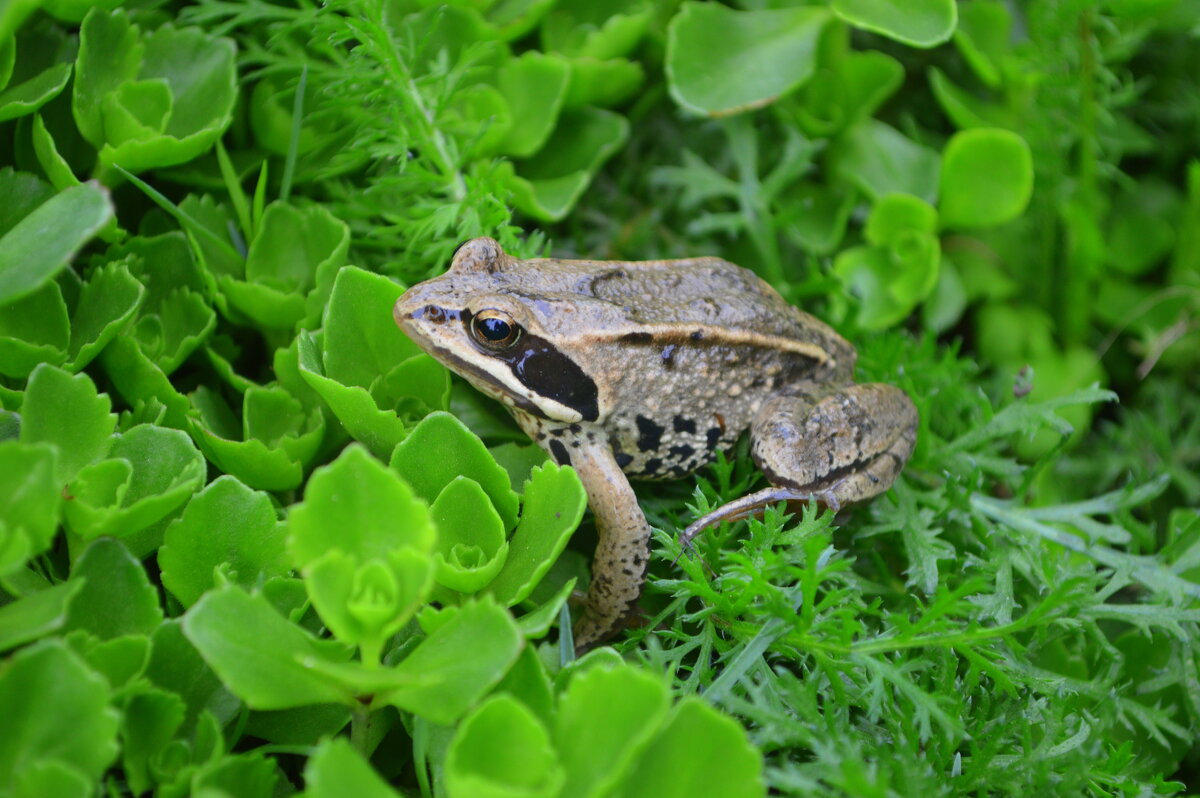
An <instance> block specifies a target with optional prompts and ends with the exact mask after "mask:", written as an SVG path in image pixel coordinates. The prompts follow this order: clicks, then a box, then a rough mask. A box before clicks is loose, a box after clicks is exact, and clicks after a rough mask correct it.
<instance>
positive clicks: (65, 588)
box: [0, 580, 83, 651]
mask: <svg viewBox="0 0 1200 798" xmlns="http://www.w3.org/2000/svg"><path fill="white" fill-rule="evenodd" d="M81 587H83V583H82V582H80V581H77V580H71V581H68V582H62V583H60V584H57V585H55V586H54V587H48V588H46V589H45V590H40V591H38V592H37V593H33V594H31V595H28V596H25V597H24V598H19V599H17V600H16V601H13V602H10V603H8V604H5V605H4V606H3V607H0V651H8V650H9V649H11V648H15V647H16V646H20V645H24V644H25V643H30V642H33V641H34V640H37V639H38V638H39V637H43V636H45V635H47V634H49V633H50V632H53V631H56V630H58V629H60V628H62V626H63V624H65V623H66V621H67V608H68V607H69V606H70V604H71V601H72V599H74V598H75V594H76V593H78V592H79V589H80V588H81Z"/></svg>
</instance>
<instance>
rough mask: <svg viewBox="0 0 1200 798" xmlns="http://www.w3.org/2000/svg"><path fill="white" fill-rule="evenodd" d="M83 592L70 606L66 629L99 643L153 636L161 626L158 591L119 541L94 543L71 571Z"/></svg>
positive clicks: (161, 615) (72, 577)
mask: <svg viewBox="0 0 1200 798" xmlns="http://www.w3.org/2000/svg"><path fill="white" fill-rule="evenodd" d="M71 579H73V580H76V579H79V580H83V582H84V585H83V588H82V589H81V590H80V591H79V595H78V597H77V599H76V601H74V602H73V603H72V604H71V612H70V617H69V620H68V622H67V628H68V629H83V630H85V631H87V632H89V633H90V634H93V635H95V636H96V637H99V638H100V639H101V640H111V639H112V638H115V637H120V636H122V635H128V634H145V635H148V634H150V633H152V632H153V631H154V630H155V628H157V626H158V625H159V624H160V623H162V619H163V613H162V608H161V607H160V606H159V604H158V591H156V590H155V589H154V586H153V585H151V584H150V578H149V577H148V576H146V571H145V569H144V568H142V564H141V563H140V562H138V560H137V559H136V558H134V556H133V555H132V554H130V553H129V550H128V549H127V548H125V545H124V544H123V543H121V541H119V540H114V539H112V538H105V539H104V540H97V541H93V542H92V544H91V545H89V546H88V547H87V549H85V550H84V552H83V554H82V555H80V557H79V559H78V560H76V562H75V566H74V567H73V568H72V569H71Z"/></svg>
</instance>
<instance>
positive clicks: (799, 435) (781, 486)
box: [680, 384, 917, 548]
mask: <svg viewBox="0 0 1200 798" xmlns="http://www.w3.org/2000/svg"><path fill="white" fill-rule="evenodd" d="M809 387H811V388H812V391H811V392H806V391H805V390H803V386H802V387H801V389H799V390H797V392H796V394H795V395H792V396H780V397H778V398H776V399H773V400H772V401H770V402H767V403H766V404H765V405H764V406H763V408H762V409H761V410H760V411H759V413H758V416H757V417H756V418H755V420H754V424H753V425H752V426H751V428H750V436H751V439H752V441H751V442H752V446H751V455H752V456H753V457H754V461H755V462H756V463H757V464H758V467H759V468H760V469H762V472H763V474H764V475H765V476H766V477H767V479H768V480H769V481H770V482H771V485H772V487H769V488H766V489H764V490H760V491H758V492H757V493H751V494H750V495H749V496H743V497H742V498H740V499H737V500H735V501H732V502H730V503H729V504H726V505H724V506H722V507H718V508H717V509H716V510H713V511H712V512H710V513H708V514H707V515H705V516H704V517H702V518H699V519H697V520H696V521H695V522H694V523H693V524H691V525H690V526H689V527H688V528H687V529H685V530H684V531H683V534H682V535H681V536H680V539H681V542H682V543H683V545H684V547H685V548H686V547H688V546H689V545H690V544H691V541H692V539H693V538H695V537H696V535H698V534H699V533H700V532H702V531H703V530H704V529H706V528H708V527H710V526H713V525H714V524H719V523H721V522H722V521H737V520H740V519H742V518H746V517H748V516H752V515H756V514H757V513H759V512H761V511H762V509H763V508H764V507H766V506H768V505H771V504H776V503H778V502H784V501H811V500H813V499H815V500H817V501H819V502H821V503H822V504H824V505H825V506H826V507H829V508H830V509H832V510H834V511H835V512H836V511H837V510H840V509H841V508H842V507H844V506H845V505H847V504H853V503H855V502H860V501H866V500H867V499H870V498H872V497H873V496H877V495H879V494H880V493H883V492H884V491H885V490H887V489H888V488H889V487H891V485H892V483H893V482H894V481H895V480H896V476H897V474H899V473H900V469H901V468H902V467H903V466H904V463H905V462H906V461H907V460H908V458H909V455H911V454H912V450H913V446H914V444H915V443H916V439H917V411H916V408H915V407H913V404H912V402H911V401H910V400H909V398H908V396H906V395H905V394H904V392H903V391H901V390H900V389H899V388H895V387H893V386H891V385H878V384H871V385H847V386H843V387H834V388H829V387H826V388H823V389H822V388H819V387H817V386H809Z"/></svg>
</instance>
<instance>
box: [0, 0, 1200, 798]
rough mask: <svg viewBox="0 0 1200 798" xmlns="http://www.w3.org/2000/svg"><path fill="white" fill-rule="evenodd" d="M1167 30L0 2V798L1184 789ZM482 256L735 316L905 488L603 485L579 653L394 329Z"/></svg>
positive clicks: (487, 420) (688, 11)
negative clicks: (430, 282) (726, 307)
mask: <svg viewBox="0 0 1200 798" xmlns="http://www.w3.org/2000/svg"><path fill="white" fill-rule="evenodd" d="M1198 19H1200V17H1198V16H1197V12H1196V8H1195V4H1194V3H1192V2H1188V1H1187V0H1178V2H1170V0H1167V1H1165V2H1158V1H1157V0H1156V1H1155V2H1131V1H1129V0H1126V1H1124V2H1093V0H1078V1H1077V2H1069V3H1063V2H1055V1H1053V0H1029V2H1024V3H1015V4H1013V3H999V2H992V0H961V1H956V0H920V2H911V3H895V2H879V1H869V0H829V1H828V2H824V1H821V2H804V1H803V0H796V2H775V3H765V4H764V3H754V2H740V1H738V0H731V1H730V2H693V1H692V0H682V1H681V2H653V1H651V0H605V2H590V1H589V2H585V1H584V0H529V1H528V2H498V1H493V0H472V2H466V1H465V0H463V1H462V2H460V1H459V0H447V2H433V1H432V0H332V1H331V2H328V3H323V4H315V3H308V2H297V3H284V4H264V3H261V2H257V0H231V1H228V2H227V1H225V0H222V1H221V2H217V0H197V1H196V2H173V1H172V2H165V3H162V2H160V3H150V4H146V3H141V4H136V3H120V2H116V1H115V0H108V1H107V2H102V3H93V2H76V0H45V1H44V2H39V1H38V0H18V1H17V2H10V3H8V4H5V5H3V7H0V718H3V719H4V730H5V731H4V734H0V796H8V795H12V796H43V795H64V796H76V795H78V796H88V795H96V794H101V793H106V794H134V795H143V794H154V795H159V796H183V795H193V794H195V795H220V794H229V795H239V796H243V795H244V796H264V797H265V796H274V795H292V794H305V795H312V796H320V795H343V794H346V792H347V791H354V790H357V791H360V792H362V793H363V794H371V795H381V796H387V795H404V796H416V795H420V796H422V797H423V798H433V797H434V796H437V797H439V798H440V797H442V796H448V797H449V798H473V797H475V796H529V797H533V796H544V797H546V798H551V797H561V798H568V797H571V798H573V797H574V796H596V797H597V798H599V797H600V796H622V797H625V796H628V797H632V796H640V795H645V796H651V795H653V796H671V795H680V796H682V795H700V794H720V795H728V796H762V795H766V794H772V795H795V796H828V795H845V796H862V795H881V796H882V795H897V794H922V795H926V794H927V795H980V794H988V795H1019V796H1025V795H1050V794H1055V795H1058V794H1080V795H1088V796H1097V797H1099V796H1116V795H1160V796H1168V795H1177V794H1182V793H1186V792H1187V791H1189V790H1190V791H1193V792H1194V791H1195V785H1196V784H1197V783H1200V782H1198V781H1197V778H1198V777H1197V770H1196V762H1197V758H1196V756H1197V752H1196V746H1195V740H1196V738H1197V729H1198V728H1200V703H1198V700H1197V695H1196V690H1195V681H1196V678H1195V677H1196V669H1197V659H1196V654H1195V652H1196V640H1197V630H1198V628H1200V603H1198V602H1200V573H1198V569H1197V558H1198V556H1200V555H1198V554H1197V552H1200V520H1198V517H1200V516H1198V515H1197V511H1196V503H1197V501H1198V500H1200V486H1198V484H1197V482H1196V479H1195V477H1194V472H1195V470H1196V464H1197V460H1198V456H1197V452H1200V422H1197V419H1200V406H1198V404H1197V401H1196V399H1195V396H1196V391H1195V388H1196V387H1197V386H1196V384H1195V375H1194V369H1192V368H1191V366H1192V365H1194V361H1195V356H1194V353H1195V351H1196V349H1195V347H1194V346H1191V345H1190V344H1192V343H1194V338H1195V335H1196V330H1195V325H1194V324H1193V323H1192V319H1193V317H1194V315H1195V313H1194V311H1195V308H1196V295H1197V294H1196V288H1197V279H1196V277H1197V274H1198V273H1200V271H1198V270H1200V259H1198V258H1197V252H1200V249H1198V248H1197V241H1200V237H1198V236H1200V167H1198V166H1197V163H1196V161H1195V152H1194V146H1191V143H1192V142H1194V140H1195V138H1196V136H1195V134H1196V133H1197V131H1198V130H1200V124H1197V120H1200V105H1198V104H1197V102H1196V99H1195V98H1196V97H1198V96H1200V92H1198V91H1197V85H1196V81H1197V76H1198V75H1200V63H1197V58H1198V57H1200V56H1198V55H1197V53H1200V49H1198V48H1196V47H1195V46H1194V44H1195V42H1194V38H1195V31H1196V30H1197V22H1198ZM477 235H491V236H493V237H495V238H497V239H498V240H499V241H500V242H501V244H502V245H503V246H504V248H505V250H506V251H508V252H510V253H513V254H515V255H517V256H519V257H533V256H539V255H545V254H549V253H554V254H559V255H563V256H580V257H588V258H620V259H652V258H662V257H673V256H683V255H697V254H716V255H720V256H722V257H725V258H728V259H730V260H733V261H735V262H738V263H740V264H742V265H745V266H748V267H750V268H753V269H754V270H755V271H757V272H758V273H759V274H760V275H761V276H762V277H763V278H764V279H766V280H768V281H769V282H771V283H772V284H773V285H774V286H775V287H776V288H778V289H779V290H780V292H781V293H782V294H783V295H784V296H785V297H786V298H787V299H789V300H790V301H792V302H795V303H796V304H798V305H800V306H802V307H804V308H805V309H806V310H811V311H814V312H816V313H818V314H819V315H820V316H821V317H822V318H825V319H827V320H829V321H830V322H832V323H833V324H834V325H835V326H836V327H837V328H838V329H839V331H840V332H842V333H843V334H845V335H846V336H847V337H848V338H849V339H851V340H852V341H853V342H854V343H855V344H856V346H857V347H858V350H859V355H860V357H859V369H860V371H861V377H862V378H863V379H864V381H866V380H884V381H888V382H892V383H895V384H897V385H898V386H899V387H901V388H903V389H904V390H905V391H906V393H908V394H909V395H910V396H912V397H913V398H914V400H915V401H916V403H917V405H918V408H919V411H920V416H921V428H920V431H919V434H918V446H917V449H916V451H915V453H914V455H913V458H912V461H911V463H910V465H909V467H908V469H907V470H906V471H905V473H904V474H903V475H902V477H901V478H900V480H899V481H898V482H897V483H896V485H895V486H894V488H893V489H892V490H891V491H890V492H889V493H888V494H886V495H885V496H882V497H880V498H879V499H878V500H876V501H874V502H873V503H872V504H870V505H869V506H867V507H864V508H859V509H858V510H856V511H854V512H852V513H840V514H836V515H835V514H834V513H831V512H829V511H828V510H825V511H822V510H820V508H819V507H817V506H807V507H798V506H794V507H791V508H787V509H786V511H785V508H777V509H773V510H771V511H769V512H768V513H766V515H765V516H764V517H763V518H762V519H751V520H748V521H744V522H738V523H736V524H725V525H722V526H720V527H718V528H714V529H711V530H709V531H708V532H707V533H706V534H705V535H703V536H702V537H700V538H698V539H697V540H696V541H695V542H694V547H693V548H691V549H689V550H686V551H685V550H682V549H681V548H680V547H679V545H678V543H677V542H676V539H677V533H678V532H679V530H681V529H682V528H684V527H686V525H687V524H688V523H689V522H690V521H691V520H694V518H695V517H697V515H699V514H702V513H704V512H706V511H708V510H709V509H711V508H712V507H715V506H718V505H719V504H721V503H724V502H726V501H728V500H731V499H734V498H737V497H738V496H741V495H744V494H745V493H747V492H749V491H750V490H752V489H753V488H754V487H756V486H757V481H758V480H759V479H760V476H759V474H758V472H757V471H756V470H755V468H754V466H753V461H752V459H751V458H750V456H749V452H748V447H746V446H745V445H744V444H742V445H740V446H739V447H736V448H735V449H734V450H733V451H731V452H729V453H727V454H725V455H722V456H721V457H720V458H719V459H718V461H717V462H716V464H715V465H714V466H713V467H711V468H709V469H706V470H704V471H702V472H701V473H700V474H699V475H698V476H697V477H691V478H688V479H687V480H683V481H679V482H674V483H657V484H654V485H645V486H640V487H639V488H638V493H639V498H640V500H641V502H642V504H643V506H644V508H645V509H646V511H647V515H648V518H649V519H650V521H651V523H652V524H653V525H654V527H655V528H656V534H655V540H654V550H653V557H652V562H651V568H650V578H649V582H648V585H647V588H646V590H645V594H644V596H643V600H642V611H643V612H642V617H641V618H640V619H638V622H637V623H635V624H634V626H633V627H632V628H630V629H629V630H627V631H626V632H625V633H624V634H623V635H622V636H621V637H620V638H618V639H617V640H615V641H613V645H612V646H610V647H601V648H600V649H598V650H596V651H593V652H591V653H589V654H587V655H586V656H584V657H582V658H578V659H576V658H575V656H574V654H573V651H572V641H571V634H570V628H571V610H572V606H573V604H574V603H575V601H576V598H577V596H576V594H577V592H578V591H580V590H583V589H586V586H587V581H588V569H587V562H588V557H589V555H590V551H591V549H592V547H593V541H592V534H591V522H590V520H589V517H588V514H587V510H586V503H587V497H586V496H585V494H584V491H583V488H582V485H581V483H580V479H579V477H578V475H577V474H576V473H575V472H574V471H573V470H572V469H571V468H570V467H561V466H558V465H555V464H554V463H551V462H548V461H547V460H546V458H545V456H544V455H543V454H542V452H541V451H540V449H537V448H536V447H534V446H531V445H529V444H528V442H527V441H525V440H524V438H523V436H522V435H521V434H520V433H519V431H517V430H516V429H515V427H514V426H513V425H512V424H511V423H510V422H509V421H508V419H507V418H506V417H504V416H503V414H502V413H501V412H500V411H499V408H498V407H497V406H496V403H493V402H490V401H488V400H485V399H483V398H482V397H480V396H479V395H477V394H475V393H473V392H472V391H470V390H469V389H468V388H467V387H466V386H465V384H463V383H462V381H461V380H458V379H457V378H455V377H452V376H451V375H450V374H449V373H448V372H447V371H446V370H445V369H444V368H443V367H442V366H441V365H439V364H438V363H437V362H436V361H434V360H433V359H432V358H430V357H429V356H427V355H425V354H423V353H422V352H421V351H420V350H418V349H417V348H416V347H415V346H414V345H413V344H412V343H411V342H409V341H408V340H407V339H406V338H405V337H404V336H403V335H402V334H401V333H400V332H399V330H398V329H397V328H396V326H395V324H394V322H393V320H392V318H391V308H392V305H393V303H394V302H395V300H396V298H397V297H398V296H399V295H400V294H401V292H402V291H403V290H404V288H405V287H406V286H407V285H411V284H413V283H415V282H417V281H418V280H421V279H423V278H425V277H427V276H430V275H432V274H435V273H438V272H439V271H440V270H441V269H443V268H444V267H445V265H446V263H448V261H449V259H450V256H451V254H452V253H453V251H454V249H455V247H456V246H457V245H458V244H459V243H461V242H462V241H465V240H467V239H469V238H473V237H475V236H477ZM1102 384H1103V385H1104V386H1106V387H1101V385H1102ZM1118 399H1119V402H1118V401H1117V400H1118ZM1093 419H1095V420H1096V421H1095V423H1093Z"/></svg>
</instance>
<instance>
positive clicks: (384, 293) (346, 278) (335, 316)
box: [323, 266, 421, 388]
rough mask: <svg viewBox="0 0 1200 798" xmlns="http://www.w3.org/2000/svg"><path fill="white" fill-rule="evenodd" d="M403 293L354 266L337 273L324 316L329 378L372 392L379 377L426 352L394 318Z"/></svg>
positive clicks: (325, 361)
mask: <svg viewBox="0 0 1200 798" xmlns="http://www.w3.org/2000/svg"><path fill="white" fill-rule="evenodd" d="M403 292H404V289H403V288H402V287H401V286H399V285H397V284H396V283H394V282H392V281H391V280H389V279H388V278H386V277H384V276H382V275H378V274H372V273H370V272H368V271H364V270H363V269H359V268H356V267H354V266H347V267H345V268H343V269H341V270H340V271H338V273H337V277H336V278H334V282H333V293H332V294H331V295H330V297H329V307H328V309H327V310H326V316H325V337H324V339H323V341H324V348H323V353H324V365H325V372H324V373H325V376H326V377H328V378H329V379H331V380H337V381H338V382H340V383H342V384H343V385H357V386H359V387H361V388H370V387H371V385H372V383H373V382H374V381H375V379H376V378H377V377H378V376H379V375H380V374H386V373H387V372H388V371H390V370H391V369H392V368H394V367H396V366H397V365H399V364H400V363H402V362H404V361H405V360H407V359H409V358H410V357H412V356H413V355H418V354H420V353H421V350H420V349H419V348H417V345H416V344H414V343H413V342H412V341H410V340H409V339H408V336H406V335H405V334H404V333H402V332H401V331H400V329H399V328H398V327H397V326H396V322H395V321H394V320H393V319H392V306H393V305H395V304H396V300H397V299H399V298H400V294H402V293H403Z"/></svg>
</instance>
